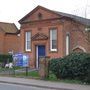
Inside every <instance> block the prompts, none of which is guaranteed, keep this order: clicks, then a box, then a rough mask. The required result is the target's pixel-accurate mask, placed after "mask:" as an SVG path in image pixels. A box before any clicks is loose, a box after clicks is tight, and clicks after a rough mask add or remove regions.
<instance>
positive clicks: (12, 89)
mask: <svg viewBox="0 0 90 90" xmlns="http://www.w3.org/2000/svg"><path fill="white" fill-rule="evenodd" d="M0 90H55V89H45V88H40V87H32V86H23V85H16V84H7V83H0Z"/></svg>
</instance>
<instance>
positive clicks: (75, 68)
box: [50, 53, 90, 83]
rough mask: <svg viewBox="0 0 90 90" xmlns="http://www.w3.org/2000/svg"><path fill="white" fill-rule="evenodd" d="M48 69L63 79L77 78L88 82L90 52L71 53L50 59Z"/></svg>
mask: <svg viewBox="0 0 90 90" xmlns="http://www.w3.org/2000/svg"><path fill="white" fill-rule="evenodd" d="M50 70H51V71H52V72H53V73H54V74H55V75H56V76H57V78H63V79H78V80H81V81H84V82H88V83H90V54H87V53H72V54H70V55H68V56H66V57H64V58H62V59H53V60H51V61H50Z"/></svg>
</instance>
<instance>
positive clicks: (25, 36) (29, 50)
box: [25, 31, 31, 51]
mask: <svg viewBox="0 0 90 90" xmlns="http://www.w3.org/2000/svg"><path fill="white" fill-rule="evenodd" d="M28 32H29V31H28ZM28 32H25V50H26V51H31V46H30V48H29V49H27V33H28ZM29 33H30V45H31V32H29Z"/></svg>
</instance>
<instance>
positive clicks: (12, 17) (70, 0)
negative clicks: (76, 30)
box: [0, 0, 90, 28]
mask: <svg viewBox="0 0 90 90" xmlns="http://www.w3.org/2000/svg"><path fill="white" fill-rule="evenodd" d="M38 5H41V6H43V7H46V8H48V9H51V10H56V11H60V12H65V13H70V14H74V15H79V16H82V17H85V18H88V19H90V0H0V22H10V23H15V24H16V25H17V27H18V28H19V27H20V25H19V23H18V21H19V20H20V19H21V18H22V17H24V16H25V15H26V14H27V13H29V12H30V11H32V10H33V9H34V8H35V7H37V6H38Z"/></svg>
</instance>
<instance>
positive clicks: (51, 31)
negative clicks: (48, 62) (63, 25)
mask: <svg viewBox="0 0 90 90" xmlns="http://www.w3.org/2000/svg"><path fill="white" fill-rule="evenodd" d="M52 30H53V29H51V30H50V51H57V48H56V49H52V37H53V35H52ZM55 30H56V29H55Z"/></svg>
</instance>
